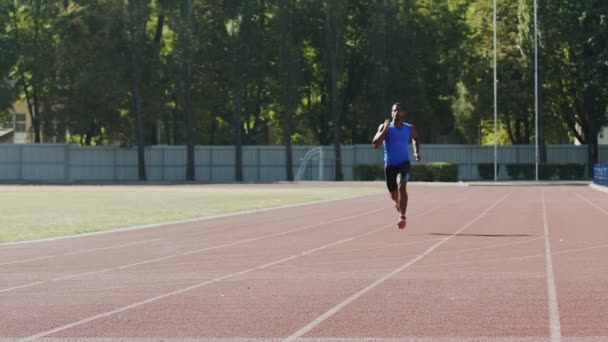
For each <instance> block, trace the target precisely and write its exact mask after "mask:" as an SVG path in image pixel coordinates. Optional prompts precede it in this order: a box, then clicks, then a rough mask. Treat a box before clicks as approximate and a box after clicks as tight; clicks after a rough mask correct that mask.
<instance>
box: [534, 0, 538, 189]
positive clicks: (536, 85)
mask: <svg viewBox="0 0 608 342" xmlns="http://www.w3.org/2000/svg"><path fill="white" fill-rule="evenodd" d="M537 26H538V25H537V4H536V0H534V131H535V132H536V134H534V136H535V142H534V145H535V152H536V156H535V165H536V166H535V169H536V173H535V174H536V181H537V182H538V161H539V159H538V158H539V151H538V31H537V30H538V28H537Z"/></svg>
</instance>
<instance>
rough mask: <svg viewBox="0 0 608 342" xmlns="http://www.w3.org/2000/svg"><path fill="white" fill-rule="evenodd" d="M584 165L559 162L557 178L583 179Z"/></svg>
mask: <svg viewBox="0 0 608 342" xmlns="http://www.w3.org/2000/svg"><path fill="white" fill-rule="evenodd" d="M584 178H585V165H584V164H577V163H565V164H559V179H584Z"/></svg>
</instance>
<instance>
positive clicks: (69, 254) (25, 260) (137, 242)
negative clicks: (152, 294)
mask: <svg viewBox="0 0 608 342" xmlns="http://www.w3.org/2000/svg"><path fill="white" fill-rule="evenodd" d="M157 240H160V239H150V240H143V241H136V242H131V243H127V244H122V245H116V246H108V247H101V248H94V249H87V250H82V251H77V252H70V253H65V254H61V255H63V256H73V255H78V254H84V253H89V252H96V251H103V250H108V249H114V248H121V247H128V246H133V245H139V244H143V243H148V242H151V241H157ZM56 257H57V255H47V256H43V257H37V258H30V259H23V260H16V261H11V262H5V263H2V264H0V266H4V265H12V264H21V263H25V262H29V261H37V260H44V259H51V258H56Z"/></svg>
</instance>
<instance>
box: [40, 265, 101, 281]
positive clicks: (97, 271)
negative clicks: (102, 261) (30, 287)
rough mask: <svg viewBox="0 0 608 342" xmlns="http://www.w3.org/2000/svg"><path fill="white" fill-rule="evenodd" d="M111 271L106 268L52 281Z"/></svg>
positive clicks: (56, 279)
mask: <svg viewBox="0 0 608 342" xmlns="http://www.w3.org/2000/svg"><path fill="white" fill-rule="evenodd" d="M110 270H111V268H104V269H103V270H96V271H90V272H84V273H78V274H72V275H70V276H66V277H61V278H55V279H51V280H52V281H60V280H65V279H70V278H75V277H78V276H83V275H90V274H95V273H103V272H107V271H110ZM41 283H43V282H41Z"/></svg>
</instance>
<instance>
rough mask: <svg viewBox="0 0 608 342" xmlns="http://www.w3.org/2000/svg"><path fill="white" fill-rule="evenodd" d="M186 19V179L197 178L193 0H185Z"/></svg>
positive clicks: (184, 52)
mask: <svg viewBox="0 0 608 342" xmlns="http://www.w3.org/2000/svg"><path fill="white" fill-rule="evenodd" d="M185 6H186V8H185V16H186V18H185V20H184V22H185V23H184V30H183V32H182V42H183V44H182V48H183V55H184V74H183V77H184V111H185V113H186V180H187V181H194V180H195V168H194V111H193V110H192V89H191V88H192V61H191V51H190V41H191V39H190V37H191V35H190V30H191V29H192V28H191V23H192V0H185Z"/></svg>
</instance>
